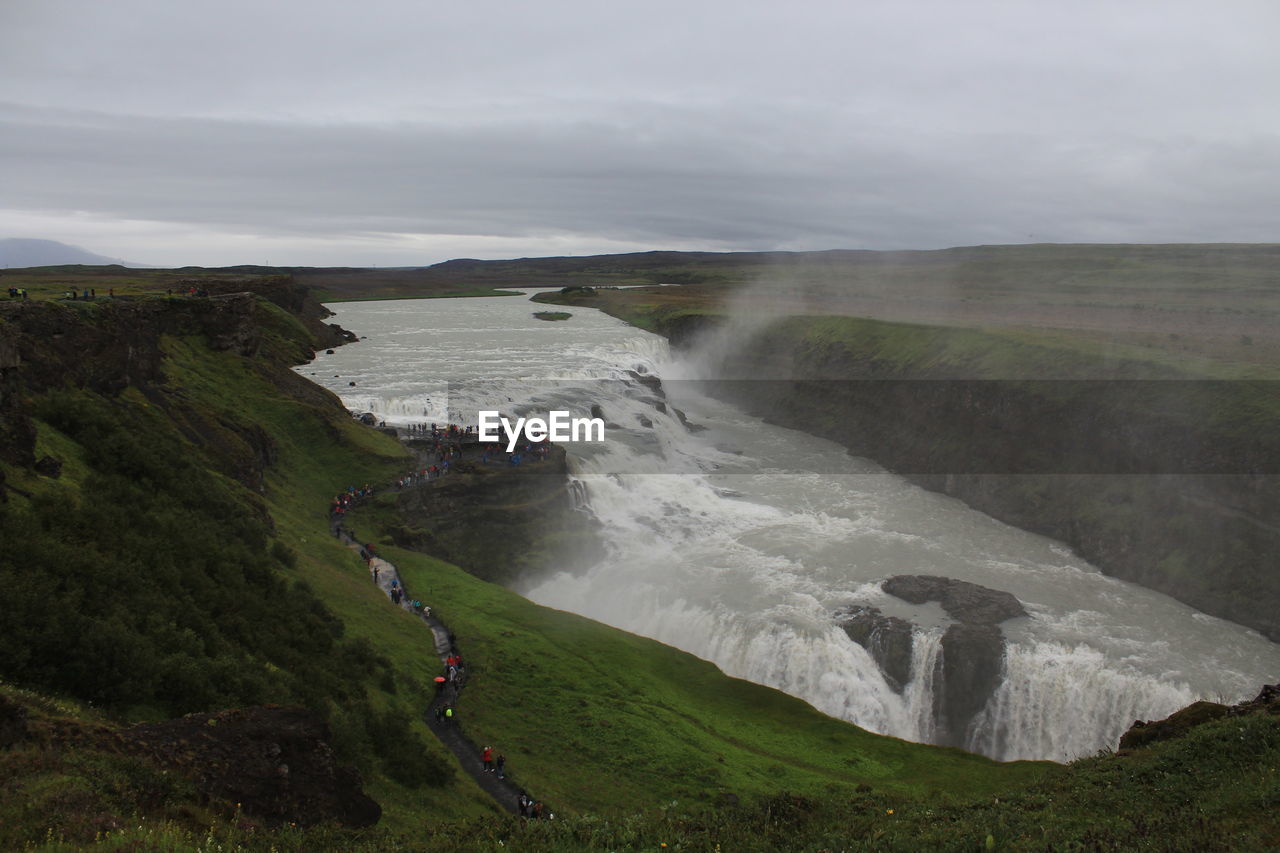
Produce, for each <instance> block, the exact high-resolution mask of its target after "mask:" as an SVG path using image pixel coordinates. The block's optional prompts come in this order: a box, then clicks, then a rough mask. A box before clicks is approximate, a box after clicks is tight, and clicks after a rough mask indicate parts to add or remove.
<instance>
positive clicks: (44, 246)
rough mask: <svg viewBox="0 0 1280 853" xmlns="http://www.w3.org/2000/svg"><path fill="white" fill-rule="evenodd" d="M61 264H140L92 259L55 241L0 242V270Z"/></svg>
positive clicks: (12, 239)
mask: <svg viewBox="0 0 1280 853" xmlns="http://www.w3.org/2000/svg"><path fill="white" fill-rule="evenodd" d="M63 264H86V265H90V266H105V265H108V264H119V265H120V266H125V267H138V266H142V264H134V263H130V262H129V261H122V260H120V259H119V258H108V257H106V256H105V255H96V254H94V253H93V252H90V251H87V250H85V249H81V248H80V247H79V246H71V245H68V244H66V243H59V242H58V241H57V240H29V239H21V238H16V237H10V238H7V239H0V269H14V268H19V267H52V266H61V265H63Z"/></svg>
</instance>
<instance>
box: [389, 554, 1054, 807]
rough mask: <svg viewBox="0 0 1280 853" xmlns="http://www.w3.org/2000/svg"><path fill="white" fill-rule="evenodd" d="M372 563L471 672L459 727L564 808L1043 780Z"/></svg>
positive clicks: (520, 602) (542, 613)
mask: <svg viewBox="0 0 1280 853" xmlns="http://www.w3.org/2000/svg"><path fill="white" fill-rule="evenodd" d="M380 550H382V551H383V552H384V554H385V555H386V556H388V559H391V560H392V561H393V562H395V563H396V564H397V566H398V567H399V568H400V570H401V572H402V574H403V576H404V577H405V580H406V583H408V584H409V588H410V589H411V590H414V594H415V595H421V596H423V597H424V599H425V600H426V601H428V602H429V603H430V604H432V606H433V607H434V608H435V609H436V611H437V612H438V614H439V615H440V616H441V618H442V619H444V620H445V622H446V623H447V624H448V625H449V626H450V628H451V629H452V630H453V631H454V633H455V634H456V635H457V639H458V644H459V646H460V648H462V649H463V650H464V652H465V656H466V660H467V661H468V665H469V666H472V667H474V672H475V677H474V681H473V682H472V683H471V684H469V685H468V688H467V690H466V692H465V694H464V696H463V700H464V704H463V707H462V717H461V719H462V724H463V726H464V728H465V729H466V730H467V731H468V732H469V733H470V734H471V735H472V736H473V738H474V739H476V740H478V741H484V742H486V743H492V744H493V745H494V746H495V747H496V748H497V749H499V751H505V753H506V755H507V757H508V760H509V763H510V766H511V768H512V772H513V773H514V774H515V775H516V776H517V777H518V778H519V779H520V780H521V781H522V783H525V784H527V785H528V786H529V787H530V790H532V791H534V792H535V793H536V794H537V795H538V796H540V797H543V798H545V799H546V800H548V801H549V802H551V803H553V804H555V805H556V806H557V807H560V808H567V809H569V810H571V811H575V812H582V811H604V812H609V811H619V810H628V809H630V808H632V807H634V806H636V805H644V804H647V805H656V804H657V803H660V802H664V801H667V800H680V801H699V800H704V801H705V800H713V799H716V798H717V797H719V796H720V795H721V794H722V793H731V794H735V795H738V796H753V795H761V794H767V793H771V792H774V791H777V790H794V791H802V792H805V793H808V794H812V795H819V794H824V793H827V794H832V795H839V794H840V793H842V792H843V793H844V794H848V793H851V792H852V789H853V787H854V786H856V785H857V784H860V783H869V784H872V785H875V786H876V787H877V788H883V789H892V790H909V791H914V792H917V793H924V792H936V791H949V792H952V793H957V792H960V791H965V790H978V791H992V790H1001V789H1006V788H1008V787H1010V786H1014V785H1019V784H1024V783H1025V782H1027V781H1028V780H1030V779H1034V778H1038V777H1040V776H1041V775H1043V774H1044V773H1046V772H1049V771H1050V769H1051V767H1050V766H1049V765H1045V764H1035V763H1019V764H1016V765H1004V766H1001V765H997V764H994V763H993V762H990V761H988V760H986V759H983V758H980V757H977V756H973V755H969V754H966V753H963V752H960V751H958V750H949V749H940V748H933V747H922V746H920V745H917V744H909V743H906V742H904V741H900V740H897V739H893V738H885V737H880V736H876V735H872V734H869V733H867V732H865V731H863V730H861V729H857V728H855V727H853V726H850V725H848V724H846V723H842V722H840V721H837V720H834V719H832V718H830V717H827V716H825V715H823V714H820V713H818V712H817V711H814V710H813V709H812V708H811V707H809V706H808V705H806V704H805V703H803V702H801V701H799V700H796V699H794V698H792V697H789V696H787V695H785V694H783V693H780V692H778V691H775V690H772V689H768V688H764V687H760V686H758V685H755V684H751V683H749V682H745V681H741V680H738V679H732V678H728V677H726V676H725V675H723V674H722V673H721V672H719V670H717V669H716V668H715V667H714V666H713V665H711V664H708V663H706V662H703V661H700V660H698V659H697V658H694V657H692V656H690V655H688V654H685V653H683V652H680V651H677V650H675V649H672V648H670V647H667V646H663V645H661V644H659V643H657V642H655V641H652V640H649V639H646V638H643V637H638V636H634V635H631V634H627V633H624V632H620V631H617V630H615V629H612V628H608V627H606V626H603V625H600V624H598V623H596V622H592V621H591V620H588V619H584V618H582V617H579V616H575V615H573V614H569V613H564V612H560V611H554V610H549V609H547V608H542V607H538V606H536V605H532V604H530V603H529V602H528V601H526V600H525V599H523V598H521V597H520V596H518V595H516V594H514V593H512V592H510V591H508V590H505V589H503V588H501V587H498V586H494V585H492V584H487V583H483V582H479V581H477V580H476V579H474V578H472V577H471V576H469V575H467V574H466V573H464V572H462V571H461V570H459V569H456V568H454V567H453V566H450V565H448V564H446V563H442V562H439V561H436V560H433V559H431V558H430V557H426V556H424V555H418V554H412V553H408V552H403V551H400V550H398V549H394V548H390V547H385V546H384V547H382V548H381V549H380ZM420 591H421V592H420Z"/></svg>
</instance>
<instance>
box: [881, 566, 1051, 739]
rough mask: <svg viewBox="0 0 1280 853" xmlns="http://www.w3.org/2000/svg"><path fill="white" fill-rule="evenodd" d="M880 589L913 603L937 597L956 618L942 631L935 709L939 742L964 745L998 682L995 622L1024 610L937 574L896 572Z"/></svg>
mask: <svg viewBox="0 0 1280 853" xmlns="http://www.w3.org/2000/svg"><path fill="white" fill-rule="evenodd" d="M881 589H883V590H884V591H885V592H887V593H889V594H890V595H893V596H896V597H898V598H901V599H902V600H903V601H909V602H911V603H912V604H924V603H925V602H926V601H937V602H938V603H940V604H941V605H942V609H943V610H945V611H946V612H947V615H948V616H950V617H951V618H952V619H955V620H956V622H957V624H954V625H952V626H950V627H949V628H947V632H946V633H945V634H943V635H942V652H941V655H940V658H939V662H938V670H937V672H936V678H937V679H938V681H937V682H936V683H935V684H934V690H933V713H934V720H935V721H936V722H937V725H938V739H937V740H938V742H939V743H944V744H950V745H952V746H964V745H965V737H966V734H967V733H968V730H969V727H970V725H971V724H972V723H973V719H974V717H975V716H977V714H978V713H979V712H980V711H981V710H982V709H983V708H984V707H985V706H986V704H987V702H989V701H990V700H991V697H992V696H993V695H994V694H995V692H996V688H997V687H999V686H1000V678H1001V675H1002V673H1003V671H1004V633H1003V632H1002V631H1001V630H1000V627H999V623H1001V622H1003V621H1005V620H1006V619H1013V618H1016V617H1018V616H1026V615H1027V611H1026V610H1024V609H1023V607H1022V603H1021V602H1020V601H1018V599H1017V598H1015V597H1014V596H1012V595H1010V594H1009V593H1007V592H1003V591H1001V590H998V589H989V588H987V587H985V586H980V585H979V584H976V583H969V582H968V581H961V580H955V579H954V578H944V577H939V576H937V575H898V576H896V577H892V578H889V579H888V580H886V581H885V582H884V583H883V584H881Z"/></svg>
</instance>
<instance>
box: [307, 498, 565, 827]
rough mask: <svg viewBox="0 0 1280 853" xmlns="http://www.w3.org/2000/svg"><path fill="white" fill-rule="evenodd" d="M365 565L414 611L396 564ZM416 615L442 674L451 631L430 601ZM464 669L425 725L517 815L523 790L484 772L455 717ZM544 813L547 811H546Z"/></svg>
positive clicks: (349, 542) (336, 528)
mask: <svg viewBox="0 0 1280 853" xmlns="http://www.w3.org/2000/svg"><path fill="white" fill-rule="evenodd" d="M330 525H331V530H332V532H333V535H334V536H335V537H337V538H338V539H339V541H341V542H342V543H343V544H344V545H346V546H347V547H348V548H350V549H351V550H352V551H354V552H356V553H357V554H363V553H365V551H364V546H363V545H362V544H360V543H359V542H357V541H356V540H355V539H353V538H352V536H351V534H350V533H349V532H348V531H347V530H346V528H344V527H343V526H342V520H341V519H340V518H334V519H332V520H331V521H330ZM368 565H369V576H370V579H371V580H373V581H374V583H376V584H377V585H378V588H379V589H381V590H382V591H383V592H384V593H386V595H387V597H388V598H390V597H391V590H392V587H393V586H399V587H400V588H401V589H403V590H405V598H404V600H402V601H401V602H400V606H401V607H402V608H404V609H405V610H407V611H409V612H410V613H413V612H414V609H413V605H412V601H413V597H412V594H411V593H410V591H409V590H408V589H407V588H406V587H405V585H404V581H403V579H401V577H400V573H399V572H398V571H396V567H395V566H394V565H393V564H392V563H390V562H388V561H386V560H384V559H382V558H381V557H378V556H371V557H370V559H369V561H368ZM424 603H426V602H424ZM415 615H417V616H418V618H419V619H421V620H422V623H423V624H424V625H425V626H426V627H427V628H428V629H429V630H430V631H431V634H432V638H433V641H434V647H435V653H436V657H437V658H438V659H439V661H440V667H441V675H445V674H446V671H447V670H446V668H445V659H446V658H448V656H449V655H450V654H451V653H452V654H459V655H460V654H461V652H459V651H458V649H457V647H456V646H455V645H454V643H453V635H452V634H451V633H450V631H449V629H448V627H447V626H446V625H445V624H444V623H443V622H441V621H440V620H439V619H438V618H436V617H435V616H434V615H432V614H431V613H430V609H429V604H428V609H427V610H426V611H424V612H423V613H417V614H415ZM464 662H465V659H464ZM463 672H464V673H465V674H459V677H458V679H457V681H454V682H446V683H445V684H443V685H441V686H440V688H439V689H437V690H436V694H435V696H434V697H433V698H432V700H431V702H430V704H428V706H427V710H426V714H425V716H424V719H425V721H426V724H427V728H429V729H431V732H432V734H434V735H435V736H436V738H437V739H438V740H439V741H440V742H441V743H443V744H444V745H445V746H446V747H448V749H449V751H450V752H452V753H453V754H454V756H456V757H457V759H458V764H459V765H460V766H461V767H462V769H463V770H465V771H466V772H467V774H468V775H469V776H471V778H472V779H474V780H475V781H476V784H478V785H479V786H480V787H481V788H482V789H483V790H484V791H485V793H487V794H488V795H489V796H491V797H493V799H494V801H495V802H496V803H497V804H498V805H499V806H500V807H501V808H502V809H503V810H504V811H507V812H510V813H511V814H514V815H518V814H520V807H519V797H520V794H521V790H522V789H521V788H520V786H518V785H517V784H516V783H515V781H514V780H513V779H512V778H511V775H510V773H509V772H508V773H507V774H506V778H505V779H499V778H498V777H497V774H496V773H490V772H486V771H485V769H484V761H483V759H482V758H481V747H480V746H478V745H477V744H476V743H475V742H473V741H472V740H471V739H470V738H468V737H467V736H466V735H465V734H464V733H463V732H462V730H461V729H460V728H459V721H458V717H459V716H460V715H461V713H462V712H461V709H460V708H459V707H458V698H459V695H460V694H461V692H462V688H464V687H465V686H466V682H467V679H469V678H470V677H471V676H472V675H473V674H474V672H473V670H472V668H471V666H470V665H467V666H466V667H465V668H464V670H463ZM444 705H452V706H453V707H454V713H455V717H454V719H453V720H452V721H446V720H444V719H441V718H439V717H437V716H436V710H437V709H438V708H441V707H443V706H444ZM495 752H497V750H495ZM526 795H527V792H526ZM547 813H548V814H550V812H549V811H548V812H547Z"/></svg>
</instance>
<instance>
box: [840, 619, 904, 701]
mask: <svg viewBox="0 0 1280 853" xmlns="http://www.w3.org/2000/svg"><path fill="white" fill-rule="evenodd" d="M836 619H837V622H838V623H839V625H840V627H841V628H843V629H844V632H845V633H846V634H848V635H849V639H851V640H853V641H854V642H855V643H857V644H858V645H860V646H862V647H863V648H864V649H866V650H867V651H868V652H870V653H871V657H872V659H873V660H875V662H876V665H877V666H879V667H880V672H881V673H883V674H884V676H885V680H886V681H887V682H888V683H889V686H890V687H892V688H893V689H894V690H895V691H897V692H898V693H901V692H902V688H903V687H905V686H906V683H907V682H908V681H910V680H911V655H912V646H913V645H914V639H913V633H914V631H913V628H912V625H911V623H910V622H908V621H907V620H905V619H899V618H898V617H896V616H885V615H884V614H883V613H881V612H880V610H879V609H877V608H875V607H852V608H849V609H847V610H843V611H840V612H839V613H837V614H836Z"/></svg>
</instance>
